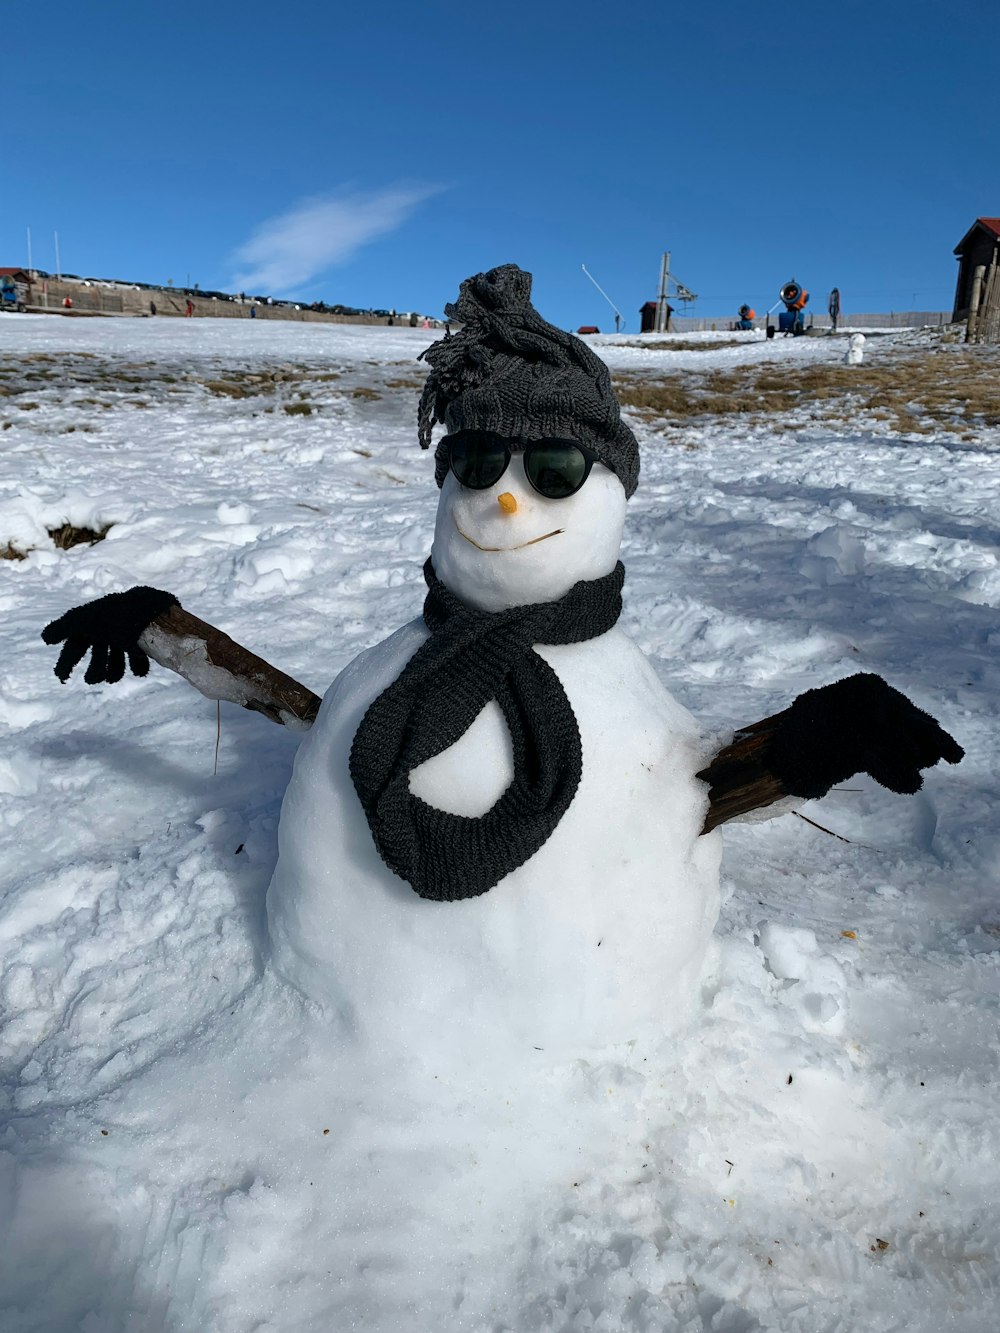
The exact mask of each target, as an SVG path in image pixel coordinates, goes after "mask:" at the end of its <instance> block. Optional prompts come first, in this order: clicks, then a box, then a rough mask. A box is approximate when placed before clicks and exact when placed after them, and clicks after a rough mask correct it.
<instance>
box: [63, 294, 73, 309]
mask: <svg viewBox="0 0 1000 1333" xmlns="http://www.w3.org/2000/svg"><path fill="white" fill-rule="evenodd" d="M63 309H64V310H72V309H73V298H72V296H64V297H63Z"/></svg>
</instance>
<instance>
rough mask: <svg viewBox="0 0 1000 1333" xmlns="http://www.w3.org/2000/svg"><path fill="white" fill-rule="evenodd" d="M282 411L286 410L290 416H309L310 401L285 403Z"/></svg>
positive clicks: (310, 410) (310, 411)
mask: <svg viewBox="0 0 1000 1333" xmlns="http://www.w3.org/2000/svg"><path fill="white" fill-rule="evenodd" d="M284 411H286V412H287V413H288V415H289V416H290V417H311V416H312V411H313V409H312V403H285V404H284Z"/></svg>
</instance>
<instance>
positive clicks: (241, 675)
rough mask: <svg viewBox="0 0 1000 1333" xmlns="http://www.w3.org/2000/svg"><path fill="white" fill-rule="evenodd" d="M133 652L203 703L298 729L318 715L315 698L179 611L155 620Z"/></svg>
mask: <svg viewBox="0 0 1000 1333" xmlns="http://www.w3.org/2000/svg"><path fill="white" fill-rule="evenodd" d="M139 646H140V647H141V648H142V649H143V651H144V652H146V653H147V654H148V656H149V657H151V658H152V659H153V661H154V662H158V663H159V665H160V666H163V667H167V668H168V670H170V671H176V672H177V673H178V674H179V675H181V676H183V677H184V679H185V680H187V681H189V682H190V683H191V684H192V685H193V686H194V687H195V689H196V690H198V692H199V693H200V694H203V695H204V696H205V697H206V698H207V699H224V700H226V701H227V702H229V703H234V704H239V705H240V707H241V708H249V709H251V710H252V711H253V712H255V713H262V714H263V715H264V716H265V717H268V718H270V719H271V721H272V722H277V723H279V724H281V725H283V726H287V727H294V728H300V729H305V728H307V727H311V726H312V724H313V722H314V721H315V719H316V714H317V713H318V712H319V706H320V703H321V700H320V697H319V695H317V694H313V692H312V690H309V689H307V688H306V687H305V686H304V685H300V684H299V682H298V681H297V680H293V679H292V677H291V676H286V675H285V673H284V672H283V671H279V670H278V669H277V667H273V666H271V664H270V663H269V662H265V661H264V659H263V658H262V657H257V655H256V654H255V653H251V652H250V651H249V650H248V649H246V648H244V647H242V645H241V644H238V643H236V641H235V640H234V639H231V638H230V637H229V635H228V634H223V632H222V630H219V629H216V628H215V626H214V625H209V624H207V623H206V622H205V621H204V620H199V619H198V617H197V616H193V615H191V613H190V612H189V611H185V610H184V608H183V607H181V606H172V607H171V608H170V610H169V611H165V612H163V614H162V615H159V616H157V618H156V619H155V620H154V621H153V622H152V623H151V624H150V625H149V626H148V627H147V628H146V629H145V630H144V631H143V633H142V635H141V636H140V638H139Z"/></svg>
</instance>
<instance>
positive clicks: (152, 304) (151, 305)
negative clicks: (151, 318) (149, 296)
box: [149, 301, 156, 315]
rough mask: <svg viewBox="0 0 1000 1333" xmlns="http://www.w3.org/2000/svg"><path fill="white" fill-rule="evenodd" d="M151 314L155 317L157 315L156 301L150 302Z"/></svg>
mask: <svg viewBox="0 0 1000 1333" xmlns="http://www.w3.org/2000/svg"><path fill="white" fill-rule="evenodd" d="M149 313H150V314H151V315H155V314H156V302H155V301H150V303H149Z"/></svg>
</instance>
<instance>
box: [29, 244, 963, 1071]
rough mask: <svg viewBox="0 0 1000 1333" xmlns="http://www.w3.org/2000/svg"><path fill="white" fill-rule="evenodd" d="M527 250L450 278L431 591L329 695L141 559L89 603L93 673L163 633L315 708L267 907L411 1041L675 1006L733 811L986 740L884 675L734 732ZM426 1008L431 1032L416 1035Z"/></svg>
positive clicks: (172, 651) (619, 1035)
mask: <svg viewBox="0 0 1000 1333" xmlns="http://www.w3.org/2000/svg"><path fill="white" fill-rule="evenodd" d="M530 292H531V277H530V275H529V274H527V273H524V272H522V270H520V269H519V268H517V267H516V266H514V265H505V266H503V267H501V268H497V269H493V270H491V271H490V272H488V273H482V274H477V275H476V276H474V277H472V278H469V279H468V280H467V281H466V282H464V283H463V284H462V287H461V293H460V295H459V298H458V300H457V302H455V304H454V305H449V306H447V307H446V312H447V315H448V317H449V319H450V320H452V321H454V322H455V323H456V324H458V325H459V326H460V329H459V332H457V333H456V334H454V335H452V336H448V337H445V338H444V339H442V340H440V341H437V342H435V343H434V344H432V346H431V347H430V348H428V349H427V350H426V352H425V353H424V357H425V358H426V360H427V361H428V362H429V364H430V373H429V376H428V379H427V383H426V386H425V388H424V391H423V396H422V398H421V402H420V410H419V438H420V443H421V444H422V445H423V447H425V448H427V447H429V446H430V444H431V443H432V430H433V428H434V426H435V425H436V424H439V423H440V424H442V425H443V426H444V429H445V434H444V435H443V436H442V437H441V438H440V439H439V440H438V441H437V445H436V449H435V475H436V480H437V484H438V486H439V487H440V492H441V494H440V501H439V504H438V512H437V521H436V527H435V533H434V540H433V546H432V550H431V554H430V559H429V560H428V561H427V563H426V565H425V567H424V576H425V579H426V582H427V587H428V591H427V595H426V600H425V603H424V608H423V614H422V616H421V617H420V618H419V619H417V620H414V621H412V622H411V623H410V624H408V625H405V626H403V628H401V629H400V630H398V631H397V632H396V633H395V634H393V635H391V636H390V637H389V638H388V639H386V640H385V641H384V642H382V643H380V644H378V645H377V646H376V647H374V648H372V649H370V650H369V651H367V652H365V653H363V654H362V655H361V656H360V657H358V658H357V659H356V660H355V661H354V662H352V663H351V664H350V665H349V666H348V667H347V668H346V669H345V670H344V671H343V672H342V673H341V674H340V675H339V676H338V678H337V679H336V680H335V681H334V683H333V685H332V687H331V688H330V690H329V692H328V693H327V695H326V697H325V699H324V700H323V701H322V706H320V701H319V700H318V698H317V697H316V696H315V695H313V694H312V693H311V692H310V691H309V690H307V689H306V688H305V687H303V686H301V685H299V684H298V683H297V682H295V681H292V680H290V678H288V677H286V676H283V675H282V674H281V673H280V672H277V671H275V669H274V668H272V667H270V666H268V664H267V663H264V662H262V661H261V660H260V659H259V658H255V657H254V656H253V655H252V654H250V653H248V652H247V651H246V650H245V649H241V648H240V647H239V646H238V645H236V644H234V643H233V641H232V640H230V639H229V638H228V637H227V636H225V635H224V634H222V633H220V632H219V631H218V630H215V629H214V628H213V627H211V626H208V625H206V624H204V622H201V621H198V620H197V619H195V618H194V617H193V616H191V615H190V614H189V613H187V612H186V611H184V610H183V609H182V608H181V607H180V605H179V603H177V601H176V599H175V598H173V597H172V596H171V594H169V593H164V592H160V591H158V590H155V589H149V588H136V589H132V590H130V591H129V592H126V593H120V594H112V595H110V596H108V597H104V598H101V599H100V600H99V601H97V602H94V603H90V604H88V605H87V606H84V607H78V608H75V609H74V610H72V611H69V612H67V613H66V614H65V615H64V616H62V617H60V618H59V620H57V621H55V622H53V623H52V624H51V625H49V626H48V627H47V628H46V630H45V631H44V633H43V637H44V638H45V640H46V642H49V643H56V642H63V641H65V643H64V647H63V650H62V653H61V655H60V658H59V662H58V664H57V666H56V674H57V675H58V676H59V677H60V679H61V680H63V681H65V680H66V679H67V678H68V676H69V674H70V672H71V671H72V669H73V667H74V665H75V664H76V663H77V662H79V661H80V660H81V659H82V658H83V657H84V656H85V654H86V653H87V651H88V650H89V651H91V652H92V658H91V662H90V666H89V667H88V670H87V673H86V677H85V678H86V680H87V681H88V682H91V683H96V682H97V681H100V680H109V681H110V680H118V679H121V676H122V674H123V673H124V669H125V658H126V656H128V658H129V663H130V666H131V668H132V670H133V672H135V673H136V674H139V675H142V674H145V671H146V670H147V669H148V661H147V655H148V656H149V657H153V658H154V659H155V660H156V661H158V662H160V663H161V664H163V665H165V666H169V667H171V668H172V669H175V670H178V671H180V672H181V673H182V674H184V675H185V676H186V677H187V678H188V679H189V680H190V681H191V682H192V683H193V684H195V685H196V686H197V688H199V689H200V690H201V692H202V693H204V694H206V695H208V697H210V698H222V699H228V700H231V701H233V702H237V703H240V704H242V705H243V706H245V707H248V708H252V709H255V710H257V711H260V712H263V713H265V714H266V715H267V716H269V717H271V718H272V719H274V720H276V721H279V722H286V723H292V724H295V723H298V724H300V725H301V724H305V725H310V730H309V732H308V734H307V735H306V737H305V738H304V741H303V743H302V745H301V747H300V749H299V752H298V755H297V757H296V762H295V769H294V773H293V776H292V779H291V781H290V783H289V786H288V790H287V792H286V794H285V799H284V803H283V806H282V812H281V820H280V829H279V857H278V863H277V866H276V869H275V872H274V877H273V880H272V883H271V886H270V889H269V892H268V900H267V911H268V922H269V928H270V935H271V943H272V951H273V962H274V965H275V966H276V968H277V970H278V971H279V972H280V973H281V974H282V975H283V976H284V977H285V978H286V979H287V980H289V981H290V982H292V983H293V984H294V985H295V986H297V987H298V988H299V989H300V990H301V991H303V992H304V993H305V994H306V995H307V996H309V997H310V998H311V999H313V1000H314V1001H316V1002H317V1003H319V1004H320V1005H322V1006H323V1008H324V1009H326V1010H327V1011H328V1012H330V1013H331V1014H334V1015H336V1016H338V1017H339V1018H340V1019H341V1020H342V1022H343V1024H344V1026H345V1029H347V1030H350V1031H351V1032H353V1033H354V1034H355V1035H356V1037H357V1038H358V1039H359V1040H360V1041H363V1042H366V1043H368V1044H369V1045H370V1047H371V1048H372V1049H377V1050H380V1051H382V1052H386V1053H389V1052H393V1051H401V1050H407V1051H410V1052H413V1051H417V1050H419V1051H420V1052H421V1053H422V1055H423V1056H425V1057H426V1058H428V1059H433V1060H434V1061H436V1062H437V1061H441V1060H445V1059H447V1058H449V1057H452V1058H455V1059H460V1060H464V1059H466V1058H467V1057H469V1056H470V1055H471V1054H474V1053H475V1052H477V1051H478V1052H479V1053H480V1054H482V1053H483V1052H489V1051H492V1052H494V1053H496V1052H497V1050H498V1047H499V1044H506V1045H507V1046H509V1047H510V1048H511V1049H512V1050H514V1049H518V1050H526V1049H530V1050H537V1049H538V1048H542V1049H544V1050H545V1051H546V1052H547V1053H548V1054H549V1055H551V1056H554V1057H564V1056H567V1055H571V1054H574V1053H582V1052H592V1051H594V1050H596V1049H600V1048H604V1047H607V1046H609V1045H611V1044H615V1043H620V1042H624V1041H631V1040H634V1039H641V1038H642V1037H643V1036H644V1035H646V1034H656V1035H661V1034H662V1033H663V1032H664V1031H667V1030H670V1029H671V1028H674V1027H676V1026H677V1025H679V1024H681V1023H683V1022H684V1020H685V1019H686V1018H687V1017H688V1016H689V1015H690V1014H691V1012H692V1010H693V1008H695V1007H696V1005H697V1003H698V1000H699V987H698V979H699V976H700V974H701V971H702V968H703V964H704V962H705V958H706V953H707V951H708V948H709V943H710V940H711V936H712V932H713V929H714V927H715V924H716V919H717V916H718V909H719V880H718V869H719V858H720V845H719V835H718V834H716V833H714V832H713V831H712V830H713V829H714V828H716V826H718V825H719V824H722V823H724V822H726V821H727V820H729V819H732V818H736V817H739V816H741V815H744V814H746V813H747V812H749V811H751V810H753V809H755V808H763V807H767V806H771V805H774V804H775V803H777V802H782V801H786V802H787V800H788V798H793V797H798V798H815V797H818V796H822V795H823V794H825V792H827V791H828V790H829V789H830V787H831V786H833V785H834V784H835V783H837V782H840V781H843V780H844V779H845V778H847V777H850V776H851V775H853V774H854V773H856V772H858V771H862V770H863V771H866V772H868V773H870V774H871V775H872V776H873V777H874V778H876V779H877V780H878V781H880V782H882V783H883V784H884V785H885V786H887V787H889V788H890V789H891V790H893V791H897V792H913V791H916V790H917V789H918V788H919V787H920V785H921V776H920V770H921V769H922V768H925V767H928V766H930V765H933V764H934V763H936V762H937V761H938V760H939V759H941V758H944V759H947V760H948V761H949V762H952V763H956V762H958V760H959V759H960V758H961V756H962V750H961V748H960V747H959V746H958V745H957V744H956V742H955V741H954V740H953V739H952V738H951V737H950V736H949V735H948V734H947V733H946V732H944V731H943V730H942V729H941V728H940V727H939V726H938V724H937V723H936V722H935V721H934V720H933V718H931V717H929V716H928V715H927V714H926V713H923V712H921V711H920V710H919V709H917V708H916V707H914V705H912V704H911V703H909V701H908V700H906V699H905V697H904V696H902V695H901V694H899V693H898V692H897V691H896V690H894V689H892V688H891V687H889V686H888V685H886V684H885V682H884V681H882V680H881V679H880V678H879V677H877V676H872V675H859V676H854V677H850V678H849V679H847V680H843V681H839V682H837V683H835V684H834V685H830V686H826V687H824V688H821V689H816V690H810V691H808V692H807V693H806V694H804V695H802V696H800V697H799V698H798V699H797V700H795V702H794V703H793V704H792V705H791V706H790V707H789V708H787V709H785V710H784V711H783V712H781V713H779V714H777V715H775V716H774V717H771V718H767V719H764V720H763V721H762V722H759V723H755V724H753V725H752V726H749V727H744V728H741V729H740V730H738V731H737V732H736V733H735V735H734V737H733V740H732V742H731V743H730V744H728V745H727V746H725V747H724V748H723V749H722V750H721V751H719V752H718V753H716V754H715V755H714V756H713V755H712V754H711V749H712V747H711V746H709V745H707V743H706V741H705V739H704V737H703V736H702V734H701V732H700V730H699V728H698V726H697V724H696V723H695V721H694V719H693V718H692V717H691V716H690V714H689V713H688V712H687V711H686V710H685V709H684V708H683V707H681V705H680V704H679V703H677V701H676V700H674V699H673V698H672V697H671V696H670V694H668V692H667V691H666V690H665V689H664V687H663V686H662V684H661V683H660V681H659V679H658V677H657V675H656V673H655V672H654V670H653V668H652V666H651V665H650V663H649V662H648V661H647V659H646V658H645V656H644V655H643V653H642V652H641V651H640V649H639V648H638V647H637V646H636V644H635V643H634V642H633V641H632V640H631V639H630V638H629V637H628V636H627V635H626V634H625V633H624V632H623V631H622V630H621V629H620V628H619V626H618V623H617V622H618V618H619V615H620V611H621V593H622V584H623V579H624V569H623V567H622V565H621V563H620V561H619V548H620V544H621V539H622V531H623V525H624V521H625V515H626V508H627V501H628V499H629V497H630V496H631V495H632V494H633V493H634V491H635V489H636V485H637V482H638V476H639V451H638V446H637V443H636V439H635V436H634V435H633V433H632V431H631V430H630V429H629V428H628V426H627V425H626V424H625V423H624V422H623V420H622V418H621V413H620V409H619V405H618V403H617V400H616V399H615V396H614V392H613V390H612V386H611V380H610V376H609V373H608V370H607V367H606V366H605V365H604V363H603V362H602V361H600V360H599V359H598V358H597V357H596V356H595V355H594V353H593V352H591V350H590V349H589V348H588V347H586V346H585V345H584V344H583V343H582V342H581V341H579V340H578V339H577V338H575V337H573V336H572V335H570V334H568V333H565V332H563V331H562V330H559V329H557V328H555V327H553V326H552V325H551V324H548V323H547V322H546V321H545V320H543V319H542V318H541V316H540V315H539V314H538V313H537V311H536V310H535V309H534V307H533V306H532V304H531V300H530ZM418 1036H419V1040H416V1038H417V1037H418Z"/></svg>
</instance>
